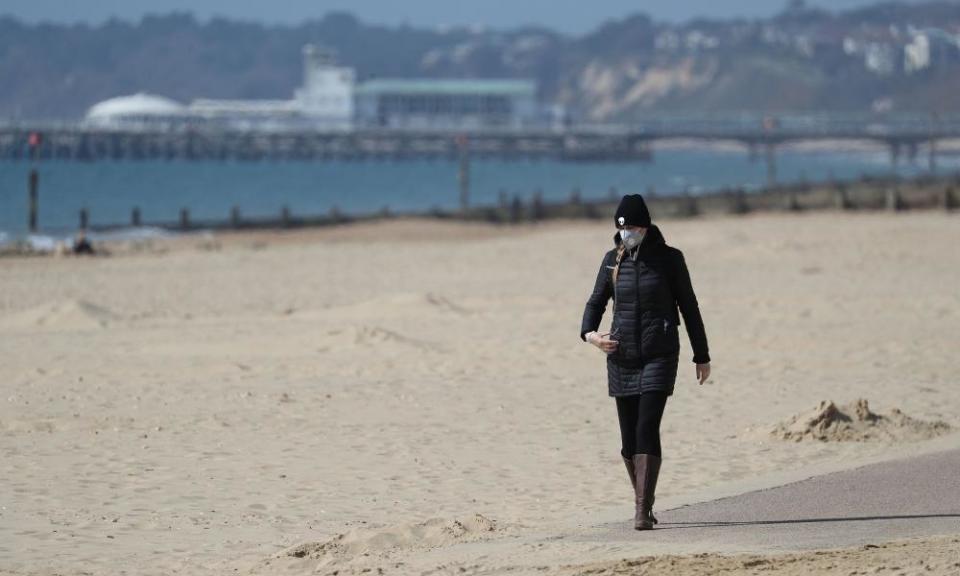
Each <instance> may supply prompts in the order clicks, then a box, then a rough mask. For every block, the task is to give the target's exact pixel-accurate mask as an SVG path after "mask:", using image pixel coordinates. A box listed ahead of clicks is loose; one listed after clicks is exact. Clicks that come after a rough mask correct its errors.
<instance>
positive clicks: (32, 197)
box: [27, 168, 40, 232]
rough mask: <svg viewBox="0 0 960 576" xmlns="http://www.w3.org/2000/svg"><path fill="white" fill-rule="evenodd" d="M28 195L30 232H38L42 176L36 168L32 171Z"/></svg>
mask: <svg viewBox="0 0 960 576" xmlns="http://www.w3.org/2000/svg"><path fill="white" fill-rule="evenodd" d="M27 195H28V200H29V201H28V205H29V208H28V210H29V214H28V215H27V222H28V224H29V227H30V232H36V231H37V213H38V212H39V205H40V174H39V173H38V172H37V169H36V168H34V169H32V170H30V177H29V179H28V184H27Z"/></svg>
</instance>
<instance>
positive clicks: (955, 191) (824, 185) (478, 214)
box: [0, 173, 960, 258]
mask: <svg viewBox="0 0 960 576" xmlns="http://www.w3.org/2000/svg"><path fill="white" fill-rule="evenodd" d="M617 201H618V198H615V199H599V200H589V201H586V200H580V199H579V198H573V197H572V198H570V199H569V200H567V201H565V202H558V201H551V202H545V201H542V200H539V199H538V198H536V197H535V198H534V199H533V200H532V201H531V202H529V203H524V202H522V201H520V200H519V199H518V198H516V197H514V200H513V202H512V203H507V204H501V205H499V206H475V207H471V208H469V209H468V210H467V211H465V212H464V211H440V210H431V211H427V212H406V213H389V212H383V211H379V212H374V213H369V214H364V215H353V216H347V215H342V214H336V215H330V216H320V217H314V218H291V219H289V220H284V221H278V220H276V219H260V220H245V221H243V222H241V223H236V222H223V221H220V222H198V223H191V224H190V226H188V227H183V226H182V225H177V224H152V225H145V226H142V227H137V228H133V227H129V226H123V225H98V226H93V227H91V229H90V237H91V240H92V241H94V242H95V243H97V244H99V245H100V246H102V247H103V248H107V249H108V250H109V249H110V248H111V247H113V248H118V247H119V248H121V249H125V248H132V249H134V250H136V249H137V248H138V247H145V248H147V249H149V248H150V247H152V246H153V245H154V244H155V243H157V242H161V243H174V244H175V243H177V242H178V241H182V242H188V243H189V242H190V241H191V240H190V239H192V238H197V237H199V238H201V240H202V241H207V242H208V243H211V242H212V239H213V238H214V237H215V236H216V237H222V238H226V239H230V238H238V237H243V236H244V235H250V237H252V238H256V237H258V236H259V237H262V238H270V239H272V240H274V241H277V240H279V239H282V238H297V237H301V236H304V235H306V236H310V235H311V234H312V232H311V231H320V230H329V231H330V232H327V233H321V234H319V236H321V237H324V236H325V237H328V238H330V239H331V240H334V241H335V240H337V239H338V238H350V237H353V236H355V234H354V232H355V231H356V230H358V229H359V230H363V229H365V228H364V227H365V226H370V225H373V226H383V225H385V223H390V222H395V223H400V224H398V226H399V229H400V230H405V229H407V228H410V226H406V225H404V224H402V223H414V224H413V228H415V227H416V224H415V223H424V224H426V223H429V224H431V225H435V227H437V228H439V229H441V230H450V229H452V228H457V229H459V230H461V233H465V237H467V238H472V237H484V236H486V235H488V234H490V233H491V232H490V228H491V227H492V228H493V229H495V230H496V231H497V232H498V233H500V234H504V233H508V234H509V233H515V232H517V231H518V230H519V229H522V228H523V226H522V225H523V224H533V225H536V224H539V223H543V222H549V221H552V220H561V221H563V220H569V221H576V220H580V221H595V220H602V219H604V218H607V217H612V214H613V212H614V211H615V209H616V203H617ZM647 203H648V205H650V207H651V212H652V213H653V214H655V215H657V216H658V218H659V219H663V220H674V219H690V218H693V219H696V218H703V217H710V216H718V215H727V214H733V215H744V214H748V213H764V212H765V213H776V212H788V213H801V212H816V211H827V212H829V211H838V210H839V211H843V212H850V213H859V212H863V213H869V212H875V211H889V212H901V211H912V210H941V211H947V212H950V211H952V210H954V209H955V208H957V207H960V173H958V174H949V175H941V176H937V177H932V176H928V175H924V176H918V177H916V178H906V179H905V178H900V177H887V178H882V177H878V178H875V177H871V178H865V177H861V178H859V179H853V180H843V181H839V180H838V181H831V182H817V183H806V182H797V183H793V184H789V185H778V186H774V187H767V188H762V189H759V190H751V191H747V190H745V189H743V188H740V189H728V188H724V189H716V190H710V191H706V192H702V193H698V194H695V195H694V194H676V195H658V194H653V195H650V194H648V195H647ZM395 227H396V226H395ZM511 229H513V230H512V231H511ZM0 234H2V236H0V258H2V257H17V256H43V255H62V254H64V253H66V252H67V245H68V243H69V240H70V238H71V236H72V235H69V234H63V235H45V234H42V233H41V234H33V235H26V236H23V237H10V236H9V235H8V234H7V233H0ZM407 235H408V236H410V237H416V233H415V231H413V232H409V231H408V232H407ZM211 246H212V244H211Z"/></svg>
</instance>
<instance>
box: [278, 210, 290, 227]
mask: <svg viewBox="0 0 960 576" xmlns="http://www.w3.org/2000/svg"><path fill="white" fill-rule="evenodd" d="M280 223H281V225H282V226H283V227H284V228H286V227H288V226H290V208H289V207H287V206H284V207H283V208H282V209H281V210H280Z"/></svg>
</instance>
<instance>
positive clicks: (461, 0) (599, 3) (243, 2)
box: [0, 0, 916, 34]
mask: <svg viewBox="0 0 960 576" xmlns="http://www.w3.org/2000/svg"><path fill="white" fill-rule="evenodd" d="M908 1H916V0H908ZM807 3H808V4H809V5H811V6H822V7H829V8H831V9H834V10H843V9H849V8H855V7H859V6H863V5H867V4H871V3H873V1H872V0H808V1H807ZM3 4H6V5H5V6H4V5H3ZM784 5H785V2H784V1H782V0H667V1H664V0H592V1H591V0H273V1H264V0H165V1H158V0H0V14H4V15H12V16H15V17H17V18H19V19H21V20H25V21H28V22H38V21H47V22H88V23H99V22H103V21H104V20H107V19H109V18H110V17H118V18H121V19H124V20H139V18H140V17H141V16H143V15H144V14H148V13H167V12H171V11H187V12H192V13H194V14H195V15H196V16H197V17H199V18H201V19H203V20H206V19H207V18H209V17H211V16H228V17H231V18H236V19H243V20H257V21H260V22H264V23H285V24H294V23H297V22H300V21H303V20H306V19H310V18H320V17H322V16H323V15H324V14H325V13H327V12H329V11H334V10H336V11H347V12H352V13H353V14H355V15H357V16H358V17H359V18H360V19H361V20H363V21H365V22H371V23H381V24H393V25H396V24H403V23H407V24H410V25H414V26H424V27H437V26H447V25H480V26H486V27H490V28H513V27H517V26H520V25H523V24H540V25H543V26H546V27H548V28H552V29H554V30H559V31H562V32H566V33H570V34H580V33H584V32H587V31H589V30H591V29H592V28H595V27H596V26H597V25H598V24H600V23H602V22H604V21H606V20H609V19H612V18H618V17H622V16H625V15H627V14H633V13H636V12H645V13H647V14H650V15H651V16H653V17H654V18H655V19H657V20H666V21H674V22H677V21H683V20H688V19H690V18H694V17H697V16H709V17H721V18H732V17H739V16H745V17H762V16H769V15H771V14H774V13H776V12H779V11H780V9H781V8H782V7H783V6H784Z"/></svg>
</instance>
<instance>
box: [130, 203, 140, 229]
mask: <svg viewBox="0 0 960 576" xmlns="http://www.w3.org/2000/svg"><path fill="white" fill-rule="evenodd" d="M130 225H131V226H134V227H136V226H140V209H139V208H137V207H134V208H133V210H131V211H130Z"/></svg>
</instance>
